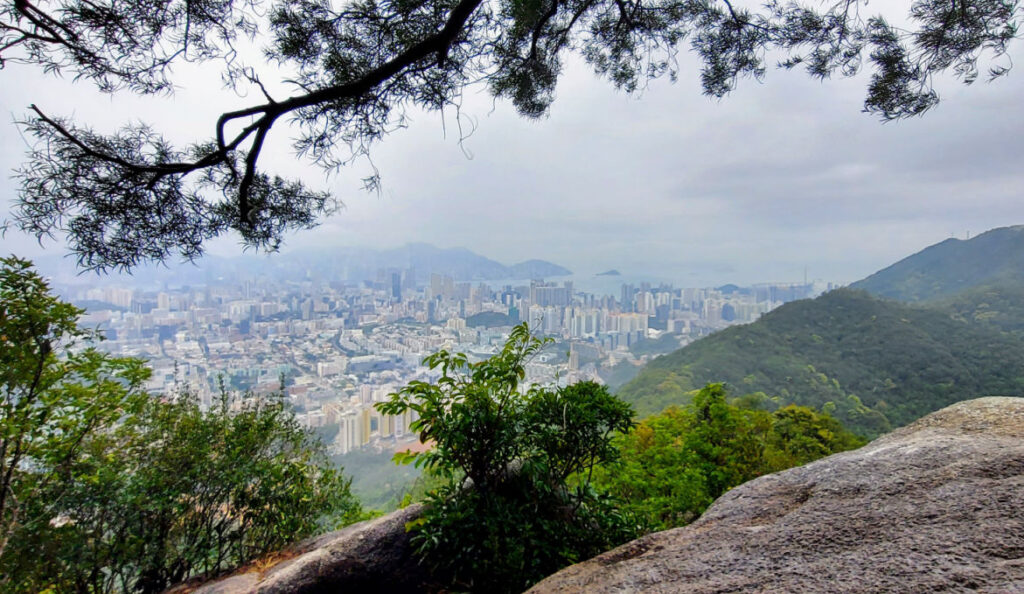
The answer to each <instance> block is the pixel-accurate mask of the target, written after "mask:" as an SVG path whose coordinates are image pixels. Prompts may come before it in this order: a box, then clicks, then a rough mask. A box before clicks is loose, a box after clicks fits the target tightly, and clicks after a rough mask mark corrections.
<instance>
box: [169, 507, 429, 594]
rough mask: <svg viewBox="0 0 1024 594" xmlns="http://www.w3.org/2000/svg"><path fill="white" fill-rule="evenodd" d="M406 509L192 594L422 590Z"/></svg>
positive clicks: (412, 513) (410, 510)
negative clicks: (406, 529) (407, 527)
mask: <svg viewBox="0 0 1024 594" xmlns="http://www.w3.org/2000/svg"><path fill="white" fill-rule="evenodd" d="M422 509H423V508H422V506H421V505H419V504H417V505H411V506H409V507H407V508H405V509H401V510H398V511H396V512H394V513H391V514H388V515H386V516H383V517H380V518H376V519H374V520H369V521H366V522H360V523H359V524H353V525H352V526H348V527H346V528H344V529H342V530H338V531H337V532H330V533H328V534H323V535H321V536H317V537H314V538H311V539H308V540H305V541H303V542H301V543H299V544H297V545H295V546H294V547H292V548H291V549H289V550H287V551H285V554H284V555H282V556H283V557H286V558H285V559H284V560H282V561H279V562H277V563H275V564H272V565H270V566H269V567H267V566H261V565H259V564H257V565H255V566H253V567H250V568H248V569H247V570H244V571H242V572H240V573H237V574H235V575H232V576H229V577H226V578H222V579H220V580H217V581H214V582H210V583H207V584H204V585H202V586H199V587H197V588H194V589H193V588H176V589H174V590H172V592H186V591H188V592H191V593H192V594H242V593H246V594H249V593H252V594H312V593H320V592H324V593H326V592H359V593H361V594H362V593H367V594H372V593H377V592H379V593H381V594H385V593H387V594H392V593H395V594H399V593H405V592H423V591H426V590H427V589H428V588H426V587H425V585H426V584H427V576H426V573H425V572H424V571H423V569H422V568H421V567H420V565H419V564H418V563H417V562H416V559H415V558H414V557H413V555H412V549H411V547H410V544H409V536H408V534H407V533H406V531H405V524H406V523H407V522H410V521H412V520H415V519H416V518H418V517H419V515H420V513H421V512H422Z"/></svg>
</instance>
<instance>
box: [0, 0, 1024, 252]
mask: <svg viewBox="0 0 1024 594" xmlns="http://www.w3.org/2000/svg"><path fill="white" fill-rule="evenodd" d="M866 4H867V3H866V2H865V1H863V0H839V1H838V2H829V1H826V2H825V3H823V4H817V3H815V4H808V5H804V4H800V3H798V2H795V1H794V2H782V1H779V0H771V1H769V2H768V3H767V4H766V5H764V6H758V7H756V8H753V9H752V8H748V7H745V6H740V5H739V4H734V3H733V2H730V0H490V1H486V2H485V1H484V0H459V1H455V0H352V1H349V2H331V1H330V0H234V1H233V0H133V1H128V0H53V1H50V2H43V1H39V2H29V1H28V0H13V1H6V2H3V3H2V4H0V65H2V64H3V63H5V62H22V63H30V64H35V65H38V66H40V67H42V68H44V69H46V70H50V71H58V72H68V73H71V74H73V75H74V76H75V77H78V78H83V79H87V80H91V81H93V82H94V83H95V84H96V85H97V86H98V88H99V89H100V90H102V91H104V92H110V93H113V92H123V91H127V92H137V93H156V92H165V91H169V90H170V89H171V79H170V75H171V66H172V65H173V64H175V63H176V62H178V61H190V62H214V63H216V64H219V65H220V67H222V68H223V76H224V79H225V80H226V81H227V82H229V83H230V84H232V85H234V86H235V87H236V88H238V87H239V86H241V85H252V86H253V87H254V88H258V89H260V90H261V91H262V99H260V100H259V101H257V102H255V103H254V104H253V105H251V106H249V107H246V108H244V109H240V110H237V111H232V112H228V113H224V114H222V115H221V116H220V117H219V118H218V120H217V121H216V123H215V124H214V125H213V126H212V129H211V134H210V137H209V138H208V139H206V140H204V141H200V142H197V143H195V144H193V145H191V146H187V147H174V146H172V145H171V144H170V143H168V142H167V141H165V140H164V139H163V138H162V137H161V136H160V134H158V133H157V132H156V131H155V130H154V129H153V128H151V127H149V126H138V125H136V126H127V127H125V128H123V129H121V130H120V131H118V132H117V133H115V134H112V135H101V134H98V133H96V132H94V131H92V130H91V129H90V128H89V127H87V126H86V125H84V124H81V123H76V122H72V121H70V120H68V119H64V118H60V117H56V116H53V115H49V114H47V113H46V112H44V111H43V110H42V109H41V108H39V107H36V106H32V111H31V113H30V114H28V116H27V117H26V119H25V120H24V121H23V122H22V126H23V128H24V130H26V131H27V132H28V135H29V136H30V137H31V138H32V139H34V148H33V149H32V150H31V152H30V154H29V156H28V160H27V162H26V164H25V165H24V166H23V167H22V168H21V169H20V170H19V171H18V175H19V179H20V182H21V188H20V193H19V197H18V204H17V206H16V210H15V224H16V225H18V226H19V227H20V228H21V229H23V230H26V231H29V232H31V233H33V234H35V235H37V236H39V237H45V236H49V235H54V234H57V233H62V234H65V235H66V236H67V238H68V241H69V245H70V247H71V249H72V250H73V251H74V252H75V253H76V255H77V256H78V259H79V264H80V265H81V266H83V267H85V268H89V269H100V270H104V269H110V268H131V267H133V266H135V265H137V264H138V263H140V262H141V261H144V260H162V259H165V258H168V257H171V256H174V255H179V256H183V257H185V258H195V257H197V256H199V255H200V254H201V253H202V251H203V243H204V241H205V240H207V239H209V238H212V237H214V236H217V235H219V234H221V233H224V232H226V231H228V230H231V229H233V230H235V231H237V232H238V233H239V234H240V235H241V237H242V239H243V242H244V243H245V244H246V245H248V246H252V247H256V248H263V249H274V248H275V247H276V246H277V245H279V242H280V241H281V239H282V237H283V234H284V233H286V232H287V231H288V230H290V229H299V228H307V227H311V226H313V225H315V224H316V223H317V222H318V220H319V219H320V218H321V217H322V216H324V215H325V214H326V213H328V212H330V211H331V210H332V209H333V205H334V201H333V200H332V199H331V197H330V196H329V195H327V194H325V193H320V192H314V191H311V190H309V189H307V188H306V187H305V186H304V185H303V184H302V183H300V182H296V181H288V180H285V179H282V178H280V177H277V176H273V175H271V174H269V173H267V172H265V171H263V170H262V169H261V168H260V165H259V157H260V152H261V150H262V148H263V146H264V144H265V142H266V141H267V138H268V134H269V133H270V131H271V129H272V128H273V127H274V125H275V124H277V123H278V122H279V121H280V120H281V119H282V118H288V119H291V120H292V121H294V122H295V123H296V124H297V125H298V127H299V129H300V130H301V136H300V138H299V139H298V141H297V142H296V144H295V150H296V151H297V153H299V154H300V155H302V156H305V157H307V158H309V159H311V160H312V161H313V162H315V163H317V164H319V165H322V166H324V167H327V168H337V167H340V166H342V165H344V164H346V163H347V162H349V160H350V159H352V158H355V157H358V156H362V155H366V154H367V152H368V151H369V149H370V147H371V146H372V145H373V144H374V143H375V142H377V141H378V140H380V139H381V138H382V137H383V136H384V135H386V134H387V132H388V131H389V130H391V129H393V128H394V127H395V126H396V125H399V124H401V122H402V121H403V119H404V117H405V112H406V110H407V109H409V108H410V107H412V106H416V107H420V108H423V109H427V110H441V109H444V108H446V107H457V105H458V104H459V101H460V98H461V96H462V93H463V92H464V91H465V89H466V88H467V87H469V86H471V85H476V84H483V85H487V87H488V88H489V90H490V92H491V93H492V94H493V95H494V96H495V97H496V98H498V99H508V100H511V101H512V103H513V104H514V105H515V106H516V108H517V109H518V110H519V112H520V113H521V114H523V115H524V116H526V117H534V118H535V117H539V116H542V115H543V114H545V113H546V111H547V109H548V107H549V105H550V104H551V101H552V100H553V97H554V89H555V85H556V82H557V80H558V76H559V73H560V71H561V67H562V60H563V59H564V57H565V55H566V54H567V53H570V52H575V53H578V54H580V55H582V56H583V57H584V58H585V59H586V61H587V62H588V63H589V64H590V65H591V66H592V67H593V68H594V70H595V71H596V72H597V73H598V74H599V75H601V76H604V77H606V78H607V79H609V80H610V81H611V82H612V83H613V84H614V85H615V86H616V87H618V88H621V89H623V90H625V91H627V92H632V91H635V90H637V89H638V88H640V87H642V86H643V85H644V84H645V82H646V81H647V80H649V79H652V78H656V77H660V76H669V77H671V78H674V77H675V75H676V68H677V66H676V61H675V56H676V54H677V52H678V51H679V49H680V48H681V47H683V44H684V43H685V42H688V43H689V47H690V49H691V50H692V51H694V52H695V53H696V54H697V55H699V57H700V58H701V60H702V62H703V66H702V74H701V82H702V85H703V91H704V93H706V94H708V95H712V96H716V97H721V96H723V95H725V94H727V93H728V92H729V91H730V90H731V89H732V88H733V86H734V85H735V84H736V82H737V80H738V79H740V78H743V77H751V76H752V77H756V78H759V77H761V76H763V75H764V73H765V70H766V63H767V62H768V61H769V60H772V61H774V60H776V59H777V60H779V65H780V66H781V67H785V68H794V67H798V66H801V67H804V68H806V70H807V72H808V73H809V74H811V75H812V76H814V77H818V78H827V77H830V76H832V75H835V74H838V75H841V76H851V75H853V74H855V73H857V72H859V71H860V70H861V69H862V68H867V69H869V70H870V72H871V77H870V82H869V85H868V89H867V97H866V99H865V103H864V108H865V110H866V111H868V112H871V113H874V114H877V115H878V116H879V117H881V118H882V119H886V120H890V119H898V118H905V117H910V116H914V115H918V114H921V113H923V112H925V111H926V110H928V109H929V108H931V107H933V106H934V105H935V104H936V103H937V102H938V96H937V94H936V92H935V91H934V89H933V86H932V82H933V77H934V76H935V75H936V74H938V73H942V72H951V73H952V74H953V75H955V76H957V77H959V78H960V79H961V80H963V81H964V82H965V83H971V82H973V81H975V80H976V79H977V78H978V77H979V75H980V73H981V71H982V70H983V69H987V74H988V76H989V77H991V78H995V77H998V76H1001V75H1003V74H1005V73H1006V72H1007V70H1008V68H1009V59H1008V56H1007V54H1006V52H1007V46H1008V44H1009V43H1010V42H1011V41H1012V40H1013V39H1015V38H1016V37H1017V36H1018V30H1017V27H1018V23H1019V20H1020V14H1019V11H1018V7H1017V4H1016V2H1015V1H1014V0H913V2H912V3H911V5H910V12H909V17H908V22H909V23H910V27H911V28H909V29H904V28H899V27H896V26H893V25H891V24H889V23H888V22H887V21H886V20H885V19H884V18H882V17H880V16H868V15H866V14H864V11H865V10H866V8H865V5H866ZM243 40H253V41H257V42H261V43H263V45H264V51H265V56H266V59H267V60H268V61H270V62H273V63H276V64H277V65H278V66H281V67H283V69H284V70H286V71H287V72H289V75H288V76H289V78H288V80H287V81H286V82H288V83H290V84H291V85H293V86H294V88H295V89H296V91H295V94H294V95H292V96H290V97H287V98H274V97H272V96H271V95H270V94H269V93H267V92H266V89H265V88H264V86H263V84H262V83H261V81H260V79H259V77H258V76H257V75H256V73H255V71H254V70H253V69H251V68H248V67H246V66H245V65H243V64H242V63H241V61H240V60H239V59H237V52H236V49H237V47H238V45H237V44H238V43H239V42H241V41H243ZM375 181H376V180H375V179H371V180H369V183H370V185H373V184H374V183H375Z"/></svg>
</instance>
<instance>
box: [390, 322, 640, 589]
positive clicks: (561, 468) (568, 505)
mask: <svg viewBox="0 0 1024 594" xmlns="http://www.w3.org/2000/svg"><path fill="white" fill-rule="evenodd" d="M544 344H545V341H542V340H539V339H537V338H535V337H533V336H531V335H530V332H529V329H528V327H527V326H526V325H525V324H522V325H519V326H516V327H515V328H514V329H513V331H512V333H511V335H510V337H509V339H508V341H507V343H506V344H505V346H504V348H503V349H502V350H501V352H499V353H498V354H496V355H495V356H493V357H491V358H490V359H487V360H484V361H480V362H476V363H471V362H470V361H469V360H468V358H467V357H466V356H465V355H463V354H457V353H456V354H453V353H449V352H447V351H441V352H439V353H436V354H434V355H432V356H430V357H428V358H427V360H426V364H427V365H429V366H430V367H431V368H434V369H438V368H439V369H440V370H441V378H440V379H439V380H438V381H437V382H435V383H427V382H413V383H410V384H409V385H408V386H406V387H405V388H403V389H402V390H401V391H399V392H398V393H396V394H393V395H392V396H391V398H390V400H388V401H387V402H383V403H380V404H378V405H377V408H378V409H379V410H380V411H381V412H382V413H384V414H391V415H397V414H403V413H405V412H406V411H411V412H413V413H414V414H415V416H416V417H417V419H416V420H415V421H414V422H413V423H412V425H411V428H412V429H413V430H415V431H418V432H419V435H420V438H421V440H423V441H424V442H426V443H430V444H431V445H432V448H431V449H430V450H428V451H426V452H422V453H417V454H412V453H405V454H398V455H397V456H396V460H397V461H398V462H412V463H415V464H417V465H418V466H421V467H425V468H426V469H428V470H429V471H430V472H431V473H432V475H433V476H434V477H437V478H440V479H441V485H440V486H439V487H437V488H435V489H433V490H432V491H430V492H429V493H428V494H427V497H426V502H427V508H426V511H425V513H424V515H423V517H422V518H421V519H420V520H419V521H418V522H417V523H416V524H415V525H414V526H413V527H412V528H413V530H414V535H413V542H414V544H415V546H416V548H417V551H418V553H419V554H420V555H421V556H422V558H423V559H424V561H425V562H426V563H427V564H428V565H429V566H430V567H431V568H432V569H433V571H434V572H435V575H437V576H438V579H440V580H443V581H445V582H447V583H448V584H449V585H450V586H452V587H455V588H459V589H469V590H474V591H476V590H485V589H486V590H497V591H520V590H522V589H524V588H526V587H528V586H529V585H530V584H532V583H534V582H536V581H537V580H539V579H541V578H543V577H544V576H546V575H549V574H550V573H552V572H554V571H556V570H557V569H559V568H561V567H563V566H565V565H568V564H570V563H573V562H576V561H579V560H582V559H585V558H587V557H589V556H592V555H594V554H596V553H599V552H601V551H603V550H605V549H607V548H609V547H611V546H614V545H616V544H619V543H621V542H624V541H626V540H629V539H630V538H631V537H633V536H635V535H636V533H637V529H638V526H637V524H636V522H635V521H634V520H633V519H632V518H631V517H630V516H628V515H626V514H623V513H621V512H619V511H618V510H617V508H616V507H615V505H614V501H613V500H612V499H611V498H609V497H608V496H607V495H605V494H601V493H599V492H598V491H597V490H595V489H594V488H593V487H592V486H591V484H590V474H591V472H592V471H593V468H594V467H595V466H596V465H597V464H600V463H607V462H610V461H612V460H614V458H615V456H616V450H615V448H614V446H613V445H612V437H613V436H614V435H615V434H617V433H620V432H625V431H628V430H629V429H630V428H631V427H632V420H631V419H632V409H631V408H630V407H629V405H627V404H625V403H624V402H622V401H620V400H618V399H617V398H615V397H614V396H612V395H611V394H609V393H608V392H607V390H606V389H604V387H602V386H599V385H597V384H595V383H592V382H583V383H579V384H575V385H571V386H568V387H563V388H552V387H541V386H536V385H532V386H529V387H526V386H522V387H521V382H522V381H523V380H524V378H525V375H526V371H525V365H526V363H527V362H528V361H529V359H530V358H531V357H532V356H533V355H535V354H536V353H537V352H538V350H540V349H541V348H542V347H543V346H544Z"/></svg>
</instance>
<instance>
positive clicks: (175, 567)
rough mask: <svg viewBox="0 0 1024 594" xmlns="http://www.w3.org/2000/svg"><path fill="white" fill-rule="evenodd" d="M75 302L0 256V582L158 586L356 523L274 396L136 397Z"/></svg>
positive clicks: (334, 481)
mask: <svg viewBox="0 0 1024 594" xmlns="http://www.w3.org/2000/svg"><path fill="white" fill-rule="evenodd" d="M81 313H82V310H80V309H78V308H75V307H73V306H71V305H69V304H67V303H63V302H62V301H60V300H59V299H58V298H56V297H54V296H53V295H52V294H51V293H50V290H49V287H48V286H47V285H46V283H45V282H44V281H43V280H42V279H41V278H40V277H39V276H38V275H37V274H36V273H34V272H33V271H32V270H31V267H30V265H29V263H28V262H26V261H24V260H18V259H16V258H5V259H0V380H2V384H0V388H2V392H0V397H2V399H0V520H2V522H0V591H3V592H42V591H56V592H121V591H123V592H129V591H131V592H159V591H163V590H164V589H165V588H166V587H167V586H169V585H171V584H173V583H174V582H177V581H180V580H183V579H185V578H188V577H190V576H193V575H196V574H200V573H210V572H212V573H216V572H219V571H222V570H224V569H226V568H230V567H233V566H235V565H238V564H241V563H243V562H246V561H248V560H250V559H252V558H254V557H256V556H258V555H261V554H263V553H266V552H269V551H273V550H277V549H279V548H281V547H283V546H284V545H286V544H288V543H290V542H293V541H295V540H297V539H300V538H303V537H305V536H307V535H309V534H311V533H313V532H315V531H317V530H319V529H320V528H323V527H334V526H337V525H339V524H345V523H348V522H350V521H353V520H356V519H358V517H357V516H358V514H359V511H360V507H359V504H358V502H357V501H356V500H355V499H354V497H353V496H352V495H351V493H350V491H349V480H348V479H346V478H344V477H343V476H342V474H341V472H340V470H338V469H335V468H333V466H332V465H331V464H330V461H329V460H328V458H327V455H326V452H325V451H324V447H323V445H322V444H321V443H320V441H319V440H318V439H316V438H315V437H314V436H313V435H312V434H311V433H310V432H308V431H307V430H305V429H304V428H303V427H302V426H301V425H300V424H299V423H298V421H297V420H296V419H295V416H294V415H293V414H292V412H291V410H290V408H289V407H288V406H287V404H286V403H285V402H284V399H283V398H282V397H280V396H278V397H270V398H266V397H264V398H253V397H251V395H250V396H246V397H244V398H241V399H236V398H233V397H231V396H229V395H228V394H222V395H221V398H220V400H219V401H218V402H216V403H215V405H214V406H213V407H211V408H210V409H209V410H203V409H202V408H201V407H200V406H199V403H198V401H197V400H196V399H195V398H194V397H193V396H191V395H190V394H187V393H186V394H179V395H175V396H174V397H172V398H170V399H168V400H164V399H158V398H155V397H151V396H150V395H148V394H146V393H145V392H144V391H143V390H142V384H143V382H144V380H145V379H146V378H147V377H148V376H149V371H148V369H146V367H145V365H144V362H143V361H141V360H139V359H132V358H115V357H110V356H108V355H106V354H104V353H102V352H99V351H98V350H96V348H95V346H91V345H89V340H90V339H94V338H95V336H94V334H93V333H90V332H87V331H85V330H83V329H81V328H80V327H79V326H78V317H79V315H80V314H81Z"/></svg>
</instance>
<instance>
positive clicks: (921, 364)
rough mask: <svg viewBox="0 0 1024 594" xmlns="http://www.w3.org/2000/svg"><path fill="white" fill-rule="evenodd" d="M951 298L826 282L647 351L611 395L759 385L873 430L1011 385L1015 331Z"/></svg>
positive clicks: (646, 400)
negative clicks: (751, 317) (650, 355)
mask: <svg viewBox="0 0 1024 594" xmlns="http://www.w3.org/2000/svg"><path fill="white" fill-rule="evenodd" d="M978 239H981V236H979V238H978ZM979 291H981V293H980V294H981V295H988V294H989V293H986V292H985V290H983V289H979ZM992 296H993V297H995V296H1001V297H1000V298H1001V299H1004V298H1005V299H1010V298H1011V295H1010V294H1008V293H1004V292H997V293H993V294H992ZM993 300H994V299H993ZM956 304H959V305H956ZM949 307H959V308H960V309H959V310H958V313H957V314H956V315H952V314H951V313H950V310H947V309H937V308H924V307H920V306H911V305H906V304H901V303H896V302H892V301H887V300H882V299H878V298H876V297H873V296H871V295H869V294H868V293H866V292H864V291H856V290H852V289H841V290H837V291H833V292H831V293H828V294H826V295H823V296H821V297H819V298H817V299H814V300H805V301H797V302H793V303H789V304H786V305H784V306H782V307H780V308H778V309H777V310H775V311H773V312H771V313H769V314H766V315H765V316H763V317H762V318H761V319H760V320H759V321H757V322H755V323H753V324H749V325H745V326H735V327H732V328H729V329H727V330H723V331H721V332H718V333H716V334H713V335H711V336H708V337H706V338H704V339H701V340H699V341H697V342H695V343H693V344H691V345H688V346H687V347H684V348H682V349H680V350H677V351H675V352H673V353H670V354H668V355H665V356H663V357H659V358H657V359H654V360H653V361H652V362H651V363H649V364H648V365H647V367H646V368H645V369H644V370H643V371H641V373H640V374H639V375H638V376H637V377H636V378H635V379H633V380H632V381H631V382H629V383H628V384H626V385H625V386H623V387H622V388H621V389H620V390H619V395H620V396H621V397H622V398H623V399H625V400H626V401H627V402H630V403H632V404H633V405H634V406H635V407H636V410H637V413H638V415H639V416H641V417H644V416H647V415H650V414H653V413H656V412H659V411H661V410H662V409H664V408H665V407H666V406H669V405H672V404H680V403H684V402H687V401H688V400H689V399H690V397H691V392H692V391H693V390H695V389H697V388H700V387H701V386H703V385H705V384H707V383H711V382H726V383H727V384H728V385H730V386H731V390H732V392H733V393H735V394H745V393H755V392H764V393H767V394H771V395H772V396H773V399H772V400H773V401H774V402H775V403H776V404H777V405H783V404H788V403H794V404H798V405H804V406H813V407H816V408H819V409H822V410H825V411H827V412H831V413H832V414H833V415H834V416H836V417H837V418H838V419H840V420H841V421H842V422H843V423H844V424H846V426H847V427H849V428H850V429H852V430H853V431H856V432H858V433H860V434H862V435H865V436H868V437H873V436H877V435H879V434H880V433H883V432H885V431H888V430H889V429H891V428H892V427H895V426H899V425H903V424H906V423H908V422H910V421H912V420H914V419H916V418H918V417H920V416H923V415H924V414H927V413H928V412H931V411H933V410H936V409H939V408H941V407H943V406H946V405H948V404H951V403H953V402H956V401H958V400H962V399H966V398H973V397H978V396H985V395H1006V394H1019V393H1021V391H1022V389H1024V343H1022V341H1021V339H1020V338H1018V337H1017V336H1014V335H1011V334H1008V333H1005V332H1001V331H1000V330H999V328H1000V327H1006V328H1011V327H1014V323H1012V322H1011V321H1010V320H1009V319H1006V320H1003V319H1002V318H1001V317H1000V316H999V315H998V314H994V315H990V310H991V308H988V309H986V308H982V306H981V304H980V303H979V302H978V301H977V300H972V299H968V296H965V297H964V299H963V300H961V301H957V302H955V304H950V305H949ZM1010 315H1012V314H1007V316H1008V317H1009V316H1010ZM979 317H981V318H987V323H976V322H975V320H976V319H977V318H979ZM1018 319H1019V318H1018Z"/></svg>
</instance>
